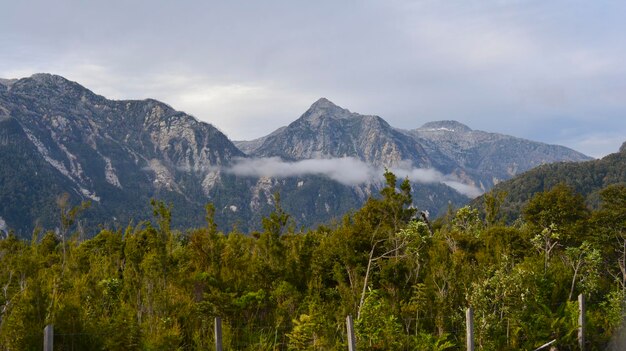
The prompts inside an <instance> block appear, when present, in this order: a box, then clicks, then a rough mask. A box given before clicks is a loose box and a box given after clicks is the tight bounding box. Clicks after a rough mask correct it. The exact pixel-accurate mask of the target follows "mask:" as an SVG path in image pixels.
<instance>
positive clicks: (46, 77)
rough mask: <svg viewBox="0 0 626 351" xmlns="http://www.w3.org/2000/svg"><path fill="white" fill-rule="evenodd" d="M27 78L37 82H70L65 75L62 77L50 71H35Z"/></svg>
mask: <svg viewBox="0 0 626 351" xmlns="http://www.w3.org/2000/svg"><path fill="white" fill-rule="evenodd" d="M29 78H30V79H32V80H34V81H36V82H38V83H53V84H59V83H71V82H70V81H69V80H68V79H66V78H65V77H62V76H59V75H56V74H51V73H35V74H33V75H31V76H30V77H29Z"/></svg>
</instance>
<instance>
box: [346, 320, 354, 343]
mask: <svg viewBox="0 0 626 351" xmlns="http://www.w3.org/2000/svg"><path fill="white" fill-rule="evenodd" d="M346 326H347V328H348V351H356V340H355V339H354V324H353V323H352V316H351V315H348V316H347V317H346Z"/></svg>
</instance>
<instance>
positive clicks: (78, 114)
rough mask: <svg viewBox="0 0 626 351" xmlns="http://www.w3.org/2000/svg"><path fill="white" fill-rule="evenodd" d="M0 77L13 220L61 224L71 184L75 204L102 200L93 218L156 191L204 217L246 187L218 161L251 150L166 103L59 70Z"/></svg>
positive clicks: (0, 179)
mask: <svg viewBox="0 0 626 351" xmlns="http://www.w3.org/2000/svg"><path fill="white" fill-rule="evenodd" d="M0 87H2V88H0V163H1V164H3V167H2V170H1V171H0V200H1V201H0V217H2V218H3V219H4V220H5V221H6V222H7V223H8V224H9V225H10V226H11V227H13V228H16V229H18V230H29V229H31V228H33V227H34V226H35V225H36V224H37V222H38V221H39V222H40V223H41V224H43V225H51V224H54V223H55V221H56V220H57V217H58V209H57V205H56V198H57V197H58V195H59V194H61V193H63V192H67V193H68V194H69V195H70V200H71V201H70V202H71V203H72V204H76V203H78V202H80V201H85V200H89V201H91V202H92V209H91V210H89V211H88V212H87V214H86V216H87V217H88V218H89V217H90V216H91V217H93V219H94V220H97V221H103V222H105V223H112V222H119V223H121V224H126V223H128V221H129V220H130V219H131V218H141V215H148V214H149V213H150V209H149V200H150V198H152V197H156V198H162V199H164V200H166V201H168V202H171V203H173V204H175V208H177V209H178V211H180V212H183V213H185V214H186V215H187V216H189V217H190V219H189V220H191V221H192V222H197V221H196V220H194V219H195V218H202V206H203V205H204V204H205V203H206V202H207V201H208V200H213V199H216V201H218V202H221V201H219V199H221V198H222V197H220V196H218V194H221V193H222V192H224V191H231V190H232V189H238V188H246V184H245V182H241V181H238V180H236V179H234V177H232V176H229V177H230V179H224V176H222V175H221V174H219V173H218V172H215V171H212V170H213V169H215V168H216V167H217V166H220V165H223V164H228V163H229V162H230V160H231V159H232V158H233V157H240V156H243V153H242V152H241V151H240V150H239V149H237V148H236V147H235V146H234V145H233V144H232V143H231V142H230V141H229V140H228V138H227V137H226V136H224V135H223V134H222V133H221V132H219V131H218V130H217V129H216V128H214V127H213V126H211V125H209V124H207V123H203V122H199V121H197V120H196V119H195V118H193V117H191V116H189V115H186V114H184V113H182V112H178V111H175V110H174V109H172V108H171V107H170V106H168V105H166V104H163V103H161V102H158V101H155V100H142V101H111V100H107V99H105V98H104V97H102V96H99V95H96V94H94V93H92V92H91V91H89V90H87V89H85V88H84V87H82V86H80V85H78V84H77V83H74V82H70V81H68V80H66V79H64V78H62V77H59V76H54V75H49V74H36V75H33V76H32V77H29V78H25V79H20V80H17V81H11V82H10V84H7V83H6V81H5V82H1V83H0ZM227 177H228V176H227ZM218 180H220V181H218ZM226 186H228V189H225V187H226ZM237 200H238V199H237V198H233V199H228V201H227V202H228V205H229V206H241V205H243V204H244V202H243V200H242V201H237ZM225 205H226V204H225ZM241 207H245V206H241ZM144 218H149V217H147V216H146V217H144ZM175 218H176V217H175ZM178 218H181V221H182V217H178Z"/></svg>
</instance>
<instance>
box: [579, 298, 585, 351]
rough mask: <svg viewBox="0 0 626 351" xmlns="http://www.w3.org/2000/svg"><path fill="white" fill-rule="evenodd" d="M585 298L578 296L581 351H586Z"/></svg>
mask: <svg viewBox="0 0 626 351" xmlns="http://www.w3.org/2000/svg"><path fill="white" fill-rule="evenodd" d="M585 312H586V306H585V296H584V295H583V294H580V295H578V347H579V348H580V350H581V351H584V350H585V328H586V327H585V323H586V320H585Z"/></svg>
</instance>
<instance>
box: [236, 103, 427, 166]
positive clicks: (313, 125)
mask: <svg viewBox="0 0 626 351" xmlns="http://www.w3.org/2000/svg"><path fill="white" fill-rule="evenodd" d="M235 144H236V145H237V146H238V147H239V148H240V149H242V150H245V151H246V152H247V153H248V154H249V155H252V156H255V157H272V156H278V157H281V158H283V159H285V160H305V159H311V158H336V157H356V158H358V159H361V160H363V161H365V162H367V163H369V164H372V165H376V166H385V167H391V166H395V165H397V164H399V163H400V162H401V161H403V160H409V161H411V162H412V163H413V164H414V165H415V166H419V167H432V163H431V161H430V159H429V156H428V154H427V153H426V151H425V150H424V149H423V148H422V146H421V145H420V144H419V143H418V142H417V141H416V140H415V139H414V138H412V137H411V136H409V135H406V134H404V133H402V132H400V131H398V130H396V129H394V128H392V127H391V126H390V125H389V123H387V122H386V121H385V120H383V119H382V118H380V117H378V116H366V115H360V114H358V113H352V112H350V111H349V110H346V109H344V108H341V107H339V106H337V105H335V104H333V103H332V102H330V101H329V100H327V99H325V98H321V99H319V100H318V101H316V102H315V103H314V104H313V105H311V107H310V108H309V109H308V110H307V111H306V112H305V113H304V114H303V115H302V116H301V117H300V118H298V119H297V120H296V121H294V122H293V123H291V124H289V125H288V126H286V127H282V128H280V129H278V130H276V131H275V132H273V133H272V134H270V135H268V136H265V137H263V138H260V139H257V140H253V141H240V142H235Z"/></svg>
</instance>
